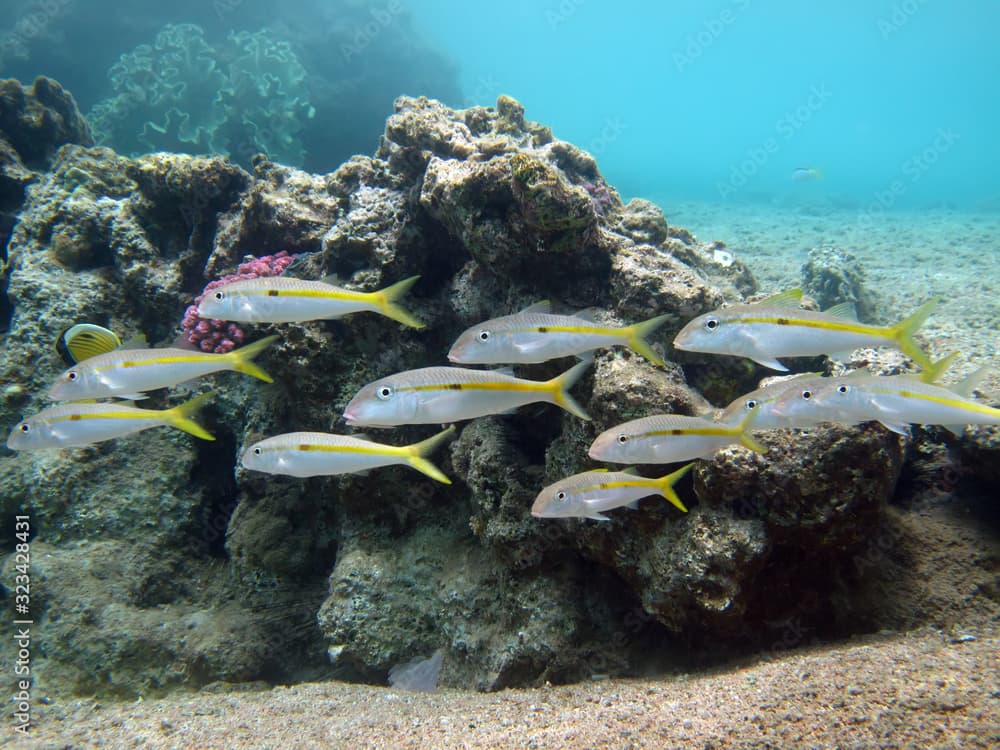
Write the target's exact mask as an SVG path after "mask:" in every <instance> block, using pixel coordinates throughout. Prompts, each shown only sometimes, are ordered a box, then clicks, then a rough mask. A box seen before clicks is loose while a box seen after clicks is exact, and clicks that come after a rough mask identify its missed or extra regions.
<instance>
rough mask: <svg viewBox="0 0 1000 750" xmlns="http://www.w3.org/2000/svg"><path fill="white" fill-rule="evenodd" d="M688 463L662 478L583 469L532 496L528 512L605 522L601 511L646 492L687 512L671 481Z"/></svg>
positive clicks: (628, 502) (631, 503)
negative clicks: (579, 472)
mask: <svg viewBox="0 0 1000 750" xmlns="http://www.w3.org/2000/svg"><path fill="white" fill-rule="evenodd" d="M692 466H693V464H687V465H686V466H683V467H681V468H680V469H678V470H677V471H675V472H673V473H671V474H668V475H667V476H665V477H659V478H656V479H647V478H646V477H641V476H638V475H636V474H632V473H631V472H624V471H603V470H598V471H585V472H583V473H581V474H574V475H573V476H571V477H567V478H565V479H561V480H559V481H558V482H555V483H554V484H551V485H549V486H548V487H546V488H545V489H543V490H542V491H541V492H539V493H538V496H537V497H536V498H535V501H534V503H533V504H532V506H531V515H533V516H535V517H536V518H590V519H593V520H595V521H607V520H608V517H607V516H605V515H604V513H603V512H604V511H608V510H614V509H615V508H621V507H623V506H628V507H635V506H634V503H635V502H636V501H637V500H639V499H641V498H644V497H648V496H649V495H661V496H662V497H665V498H667V499H668V500H669V501H670V502H671V503H673V504H674V505H675V506H676V507H677V508H679V509H680V510H682V511H684V512H685V513H686V512H687V508H686V507H684V503H682V502H681V500H680V498H679V497H677V494H676V493H675V492H674V490H673V485H674V483H675V482H676V481H677V480H678V479H680V478H681V477H682V476H684V475H685V474H686V473H687V472H688V471H690V469H691V467H692Z"/></svg>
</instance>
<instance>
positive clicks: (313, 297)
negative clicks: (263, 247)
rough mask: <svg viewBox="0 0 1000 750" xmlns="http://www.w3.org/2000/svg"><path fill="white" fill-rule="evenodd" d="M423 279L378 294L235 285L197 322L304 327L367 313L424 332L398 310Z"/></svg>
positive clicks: (249, 282) (210, 297)
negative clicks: (315, 321)
mask: <svg viewBox="0 0 1000 750" xmlns="http://www.w3.org/2000/svg"><path fill="white" fill-rule="evenodd" d="M419 278H420V277H419V276H411V277H410V278H408V279H403V280H402V281H400V282H397V283H395V284H393V285H392V286H390V287H386V288H385V289H380V290H379V291H377V292H354V291H351V290H350V289H344V288H343V287H339V286H334V285H333V284H331V283H328V282H327V281H307V280H305V279H293V278H288V277H285V276H266V277H261V278H258V279H245V280H243V281H233V282H231V283H229V284H223V285H222V286H219V287H216V288H215V289H213V290H212V291H210V292H209V293H208V294H206V295H205V298H204V299H203V300H202V301H201V303H200V304H199V305H198V316H199V317H201V318H209V319H212V320H231V321H234V322H242V323H305V322H306V321H310V320H327V319H330V318H340V317H343V316H344V315H350V314H351V313H356V312H364V311H369V312H376V313H379V314H381V315H385V316H386V317H387V318H392V319H393V320H395V321H397V322H399V323H402V324H403V325H407V326H410V327H411V328H423V327H424V324H423V323H421V322H420V321H419V320H417V319H416V318H414V317H413V316H412V315H410V313H408V312H407V311H406V310H404V309H403V308H402V307H400V306H399V305H397V304H396V301H397V300H398V299H399V298H400V297H402V296H403V295H404V294H406V292H407V291H409V289H410V287H411V286H413V285H414V284H416V283H417V280H418V279H419Z"/></svg>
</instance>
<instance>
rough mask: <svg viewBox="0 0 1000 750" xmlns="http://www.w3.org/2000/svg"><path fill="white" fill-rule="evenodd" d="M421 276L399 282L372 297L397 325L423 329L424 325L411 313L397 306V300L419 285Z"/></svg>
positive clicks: (373, 294) (383, 312) (373, 293)
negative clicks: (415, 285) (412, 287)
mask: <svg viewBox="0 0 1000 750" xmlns="http://www.w3.org/2000/svg"><path fill="white" fill-rule="evenodd" d="M419 278H420V277H419V276H411V277H410V278H408V279H403V280H402V281H397V282H396V283H395V284H393V285H392V286H387V287H386V288H385V289H380V290H379V291H377V292H372V297H374V299H375V303H376V304H377V305H378V309H379V311H380V312H381V313H382V314H383V315H385V316H386V317H387V318H392V319H393V320H395V321H396V322H397V323H402V324H403V325H405V326H410V327H411V328H423V327H424V324H423V323H421V322H420V321H419V320H417V319H416V318H414V317H413V316H412V315H410V313H408V312H407V311H406V310H404V309H403V308H402V307H400V306H399V305H397V304H396V300H398V299H399V298H400V297H402V296H403V295H404V294H406V293H407V292H408V291H410V287H411V286H413V285H414V284H416V283H417V280H418V279H419Z"/></svg>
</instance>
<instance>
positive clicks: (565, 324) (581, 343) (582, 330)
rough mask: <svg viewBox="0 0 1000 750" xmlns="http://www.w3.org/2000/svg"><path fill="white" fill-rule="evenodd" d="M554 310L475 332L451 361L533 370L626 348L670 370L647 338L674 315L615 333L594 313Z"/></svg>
mask: <svg viewBox="0 0 1000 750" xmlns="http://www.w3.org/2000/svg"><path fill="white" fill-rule="evenodd" d="M549 309H550V307H549V303H548V302H539V303H538V304H535V305H532V306H531V307H528V308H526V309H524V310H521V312H519V313H516V314H514V315H505V316H503V317H500V318H493V319H492V320H487V321H486V322H485V323H480V324H479V325H475V326H472V327H471V328H468V329H466V330H465V331H464V332H463V333H462V335H461V336H459V337H458V340H456V341H455V344H454V345H453V346H452V347H451V351H449V352H448V359H449V360H450V361H452V362H457V363H459V364H463V365H471V364H478V365H488V364H531V363H535V362H545V361H547V360H550V359H556V358H557V357H570V356H573V355H579V354H584V353H586V352H591V351H593V350H594V349H602V348H604V347H607V346H619V345H620V346H627V347H629V348H630V349H632V351H634V352H637V353H639V354H641V355H642V356H643V357H645V358H646V359H648V360H649V361H650V362H652V363H653V364H655V365H659V366H660V367H662V366H663V365H664V362H663V359H662V358H661V357H659V356H658V355H657V354H656V352H654V351H653V350H652V349H651V348H650V347H649V344H648V343H647V342H646V340H645V337H646V336H648V335H649V334H651V333H652V332H653V331H655V330H656V329H657V328H659V327H660V326H661V325H663V324H664V323H665V322H667V320H668V319H669V318H670V317H671V316H670V315H660V316H659V317H656V318H652V319H650V320H647V321H644V322H642V323H636V324H635V325H631V326H626V327H624V328H614V327H611V326H602V325H599V324H597V323H595V322H593V321H592V320H591V316H590V314H589V312H588V311H582V312H580V313H577V314H576V315H553V314H551V313H550V312H549Z"/></svg>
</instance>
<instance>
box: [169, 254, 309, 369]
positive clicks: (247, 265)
mask: <svg viewBox="0 0 1000 750" xmlns="http://www.w3.org/2000/svg"><path fill="white" fill-rule="evenodd" d="M295 258H296V256H295V255H289V254H288V253H287V252H285V251H284V250H282V251H281V252H279V253H275V254H274V255H264V256H261V257H260V258H255V257H253V256H252V255H248V256H246V258H245V259H244V261H243V262H242V263H240V265H239V267H238V268H237V269H236V273H233V274H230V275H228V276H223V277H222V278H221V279H216V280H215V281H210V282H209V283H208V285H207V286H206V287H205V288H204V289H203V290H202V292H201V294H199V295H198V296H197V297H195V300H194V304H193V305H189V306H188V308H187V310H185V311H184V319H183V320H182V321H181V331H182V334H183V336H184V339H185V340H186V341H187V342H188V343H189V344H193V345H194V346H196V347H198V349H200V350H201V351H203V352H215V353H216V354H225V353H226V352H231V351H232V350H233V349H235V348H236V347H238V346H240V345H241V344H242V343H243V339H244V337H245V335H244V333H243V330H242V329H241V328H240V327H239V326H237V325H236V324H235V323H230V322H228V321H225V320H207V319H205V318H199V317H198V304H199V303H200V302H201V301H202V299H204V297H205V295H206V294H208V293H209V292H210V291H212V290H213V289H215V288H216V287H220V286H222V285H223V284H228V283H230V282H232V281H243V280H245V279H258V278H261V277H262V276H280V275H281V274H283V273H284V272H285V269H286V268H288V266H290V265H291V264H292V261H293V260H295Z"/></svg>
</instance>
